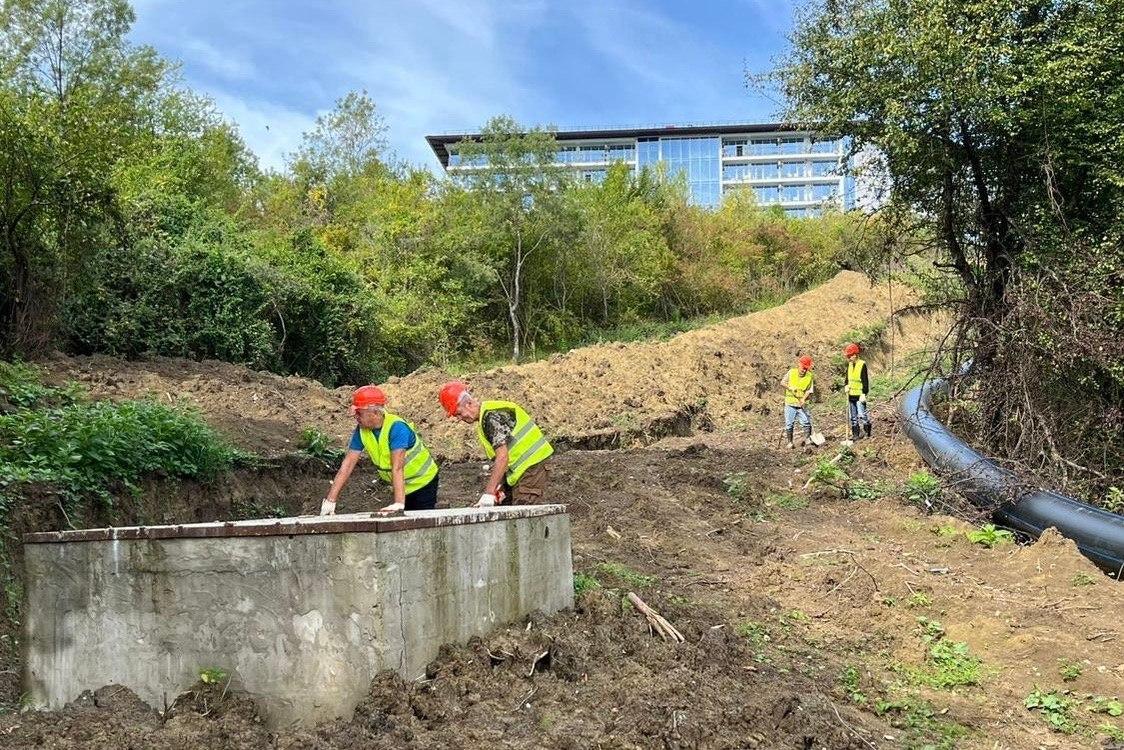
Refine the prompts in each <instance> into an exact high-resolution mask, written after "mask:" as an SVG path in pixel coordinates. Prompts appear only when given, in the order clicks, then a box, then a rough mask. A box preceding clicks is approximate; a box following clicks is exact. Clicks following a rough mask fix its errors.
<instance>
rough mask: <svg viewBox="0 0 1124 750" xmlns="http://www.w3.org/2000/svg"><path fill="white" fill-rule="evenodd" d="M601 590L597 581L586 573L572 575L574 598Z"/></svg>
mask: <svg viewBox="0 0 1124 750" xmlns="http://www.w3.org/2000/svg"><path fill="white" fill-rule="evenodd" d="M599 588H601V584H600V583H598V581H597V579H596V578H594V577H593V576H591V575H587V574H586V573H574V596H581V595H582V594H584V593H586V592H589V591H593V590H595V589H599Z"/></svg>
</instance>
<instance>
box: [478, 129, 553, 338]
mask: <svg viewBox="0 0 1124 750" xmlns="http://www.w3.org/2000/svg"><path fill="white" fill-rule="evenodd" d="M556 148H557V147H556V144H555V140H554V135H553V134H552V133H550V132H548V131H545V130H541V129H532V130H524V129H523V128H521V127H520V126H519V125H518V123H516V122H515V121H514V120H513V119H511V118H510V117H495V118H493V119H491V120H490V121H489V122H488V124H487V125H485V126H484V128H483V129H482V130H481V133H480V137H479V139H478V140H475V141H464V142H462V144H461V145H460V146H459V150H460V155H461V163H462V164H465V165H468V166H466V168H465V169H464V171H462V172H460V173H459V174H458V175H457V179H458V180H459V181H461V182H462V183H463V184H464V185H465V186H466V187H467V188H468V189H469V190H470V191H471V192H472V195H473V197H474V199H475V201H476V202H477V205H478V206H479V207H480V209H481V211H482V213H483V215H484V217H485V219H486V221H487V224H486V225H485V227H484V228H485V234H484V235H483V236H481V237H480V238H479V241H481V242H482V244H483V247H484V248H485V250H486V255H487V256H488V257H489V259H490V261H491V263H492V270H493V272H494V274H495V277H496V280H497V282H498V283H499V288H500V292H501V293H502V295H503V299H504V303H505V305H506V308H507V316H508V322H509V324H510V327H511V328H510V330H511V351H512V358H513V359H515V360H518V359H519V356H520V353H521V351H522V348H523V345H524V344H525V341H524V330H525V325H524V323H525V315H526V311H525V310H524V307H523V306H524V300H525V296H526V291H527V290H526V288H525V286H524V282H525V279H526V275H527V265H528V263H529V262H530V260H531V258H532V257H533V256H534V255H535V254H536V253H537V252H540V251H542V250H543V249H544V248H547V247H549V245H550V243H551V242H554V241H557V240H559V239H560V238H561V236H562V231H563V222H562V221H561V218H562V216H563V213H564V210H565V206H564V201H563V196H562V190H563V187H564V185H565V183H566V177H567V173H566V172H565V171H564V170H563V169H562V168H561V167H559V166H558V165H556V164H555V160H554V156H555V151H556Z"/></svg>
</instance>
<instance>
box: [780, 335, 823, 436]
mask: <svg viewBox="0 0 1124 750" xmlns="http://www.w3.org/2000/svg"><path fill="white" fill-rule="evenodd" d="M812 364H813V363H812V358H811V357H809V356H808V355H804V356H803V357H800V358H798V359H797V360H796V366H795V367H793V368H792V369H791V370H789V371H788V375H786V376H785V379H784V380H782V381H781V385H783V386H784V435H785V438H786V439H787V440H788V447H789V448H794V447H796V446H795V443H794V442H793V440H792V429H793V427H794V426H795V425H796V420H797V418H799V420H800V424H801V425H802V426H803V427H804V438H803V439H802V440H801V441H800V445H807V444H808V443H810V442H811V441H812V415H811V414H810V413H809V412H808V397H809V396H811V395H812V393H813V392H814V391H815V385H814V384H813V382H812V381H813V377H812Z"/></svg>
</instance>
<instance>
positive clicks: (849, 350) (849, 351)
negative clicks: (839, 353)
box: [843, 341, 862, 357]
mask: <svg viewBox="0 0 1124 750" xmlns="http://www.w3.org/2000/svg"><path fill="white" fill-rule="evenodd" d="M860 351H862V349H861V347H859V345H858V344H856V343H855V342H854V341H852V342H851V343H849V344H847V346H845V347H843V356H844V357H853V356H855V355H856V354H858V353H859V352H860Z"/></svg>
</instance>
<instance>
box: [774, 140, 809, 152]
mask: <svg viewBox="0 0 1124 750" xmlns="http://www.w3.org/2000/svg"><path fill="white" fill-rule="evenodd" d="M778 153H781V154H803V153H804V139H803V138H781V139H780V145H779V151H778Z"/></svg>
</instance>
